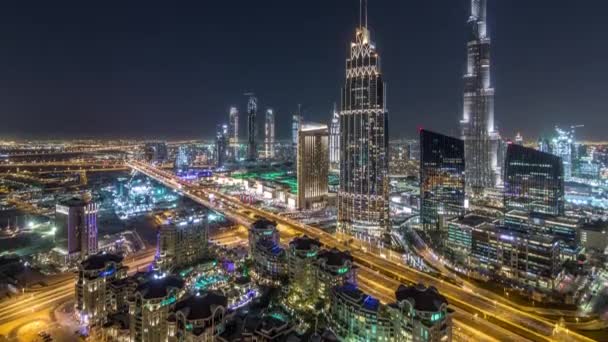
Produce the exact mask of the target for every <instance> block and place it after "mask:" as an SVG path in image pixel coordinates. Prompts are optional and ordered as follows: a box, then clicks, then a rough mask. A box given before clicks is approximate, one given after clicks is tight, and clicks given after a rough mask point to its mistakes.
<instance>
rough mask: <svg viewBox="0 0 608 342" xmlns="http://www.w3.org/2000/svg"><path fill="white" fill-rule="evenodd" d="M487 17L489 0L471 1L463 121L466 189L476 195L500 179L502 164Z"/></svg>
mask: <svg viewBox="0 0 608 342" xmlns="http://www.w3.org/2000/svg"><path fill="white" fill-rule="evenodd" d="M486 20H487V3H486V0H471V17H470V18H469V25H470V26H471V31H472V32H471V33H472V37H471V40H470V41H469V43H468V44H467V51H468V58H467V71H466V74H465V76H464V104H463V118H462V120H461V122H460V123H461V126H462V136H463V138H464V142H465V158H466V165H467V172H466V177H467V188H469V189H471V190H472V191H473V193H477V194H478V193H481V192H482V191H483V189H485V188H490V187H494V186H495V185H496V182H499V180H500V164H501V162H500V161H499V160H498V155H497V149H498V147H499V142H500V136H499V134H498V132H497V131H496V127H495V126H494V88H492V85H491V81H490V57H491V56H490V37H489V35H488V30H487V22H486Z"/></svg>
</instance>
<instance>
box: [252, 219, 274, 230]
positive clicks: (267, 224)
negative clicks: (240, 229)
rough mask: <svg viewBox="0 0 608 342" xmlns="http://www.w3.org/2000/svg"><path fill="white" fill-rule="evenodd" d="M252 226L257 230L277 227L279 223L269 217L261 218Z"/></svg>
mask: <svg viewBox="0 0 608 342" xmlns="http://www.w3.org/2000/svg"><path fill="white" fill-rule="evenodd" d="M251 228H252V229H255V230H266V229H276V228H277V224H276V222H273V221H270V220H267V219H259V220H257V221H255V222H254V223H253V224H252V225H251Z"/></svg>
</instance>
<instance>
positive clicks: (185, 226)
mask: <svg viewBox="0 0 608 342" xmlns="http://www.w3.org/2000/svg"><path fill="white" fill-rule="evenodd" d="M208 234H209V232H208V224H207V218H206V217H203V218H196V219H193V220H186V221H180V222H173V223H170V224H167V225H164V226H162V227H161V229H160V232H159V234H158V239H159V241H158V248H159V257H158V259H157V260H156V268H157V270H160V271H163V272H166V271H171V270H174V269H175V268H179V267H183V266H187V265H190V264H192V263H194V262H196V261H197V260H201V259H202V258H204V257H205V256H206V255H207V241H208Z"/></svg>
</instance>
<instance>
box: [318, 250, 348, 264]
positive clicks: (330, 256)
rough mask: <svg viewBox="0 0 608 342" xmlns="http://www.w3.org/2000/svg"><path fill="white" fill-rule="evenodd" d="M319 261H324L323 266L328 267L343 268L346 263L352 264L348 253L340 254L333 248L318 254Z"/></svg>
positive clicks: (340, 252)
mask: <svg viewBox="0 0 608 342" xmlns="http://www.w3.org/2000/svg"><path fill="white" fill-rule="evenodd" d="M319 259H324V260H325V264H326V265H328V266H344V264H346V262H348V261H350V262H351V263H352V262H353V257H352V255H350V253H348V252H342V251H340V250H338V249H335V248H332V249H329V250H324V251H322V252H320V253H319Z"/></svg>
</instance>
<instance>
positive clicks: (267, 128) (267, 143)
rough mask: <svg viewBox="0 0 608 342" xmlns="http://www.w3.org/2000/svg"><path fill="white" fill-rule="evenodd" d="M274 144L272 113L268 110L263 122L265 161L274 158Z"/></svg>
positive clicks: (270, 109)
mask: <svg viewBox="0 0 608 342" xmlns="http://www.w3.org/2000/svg"><path fill="white" fill-rule="evenodd" d="M274 144H275V140H274V111H273V110H272V108H268V109H267V110H266V120H265V122H264V154H265V156H266V158H267V159H271V158H274Z"/></svg>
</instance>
